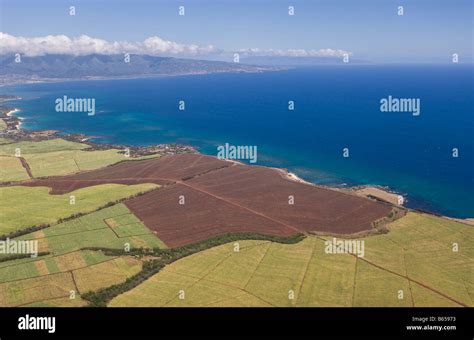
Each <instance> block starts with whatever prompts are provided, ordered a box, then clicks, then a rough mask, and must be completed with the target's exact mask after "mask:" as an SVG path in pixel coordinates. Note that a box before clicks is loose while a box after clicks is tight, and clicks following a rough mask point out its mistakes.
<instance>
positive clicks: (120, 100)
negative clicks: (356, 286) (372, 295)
mask: <svg viewBox="0 0 474 340" xmlns="http://www.w3.org/2000/svg"><path fill="white" fill-rule="evenodd" d="M473 89H474V68H473V66H472V65H444V66H441V65H431V66H419V65H417V66H415V65H404V66H401V65H398V66H395V65H378V66H373V65H370V66H354V65H343V66H320V67H312V68H300V69H293V70H287V71H278V72H268V73H258V74H210V75H196V76H183V77H162V78H153V79H151V78H150V79H128V80H100V81H75V82H64V83H50V84H46V83H44V84H32V85H17V86H10V87H4V88H1V89H0V92H1V93H12V94H17V95H20V96H21V97H22V100H18V101H13V102H10V103H11V104H12V105H14V106H16V107H19V108H20V109H21V110H22V111H21V112H20V113H19V114H18V115H19V116H21V117H23V118H24V119H25V120H24V124H23V127H24V128H27V129H56V130H61V131H65V132H68V133H84V134H87V135H90V136H95V137H96V141H97V142H101V143H116V144H133V145H147V144H157V143H171V142H176V143H185V144H191V145H194V146H196V147H197V148H198V149H199V150H200V151H201V152H203V153H206V154H210V155H216V154H217V149H216V146H217V145H221V144H223V143H230V144H233V145H256V146H257V147H258V162H257V164H259V165H269V166H277V167H283V168H287V169H289V170H290V171H292V172H295V173H296V174H297V175H299V176H300V177H302V178H304V179H306V180H309V181H312V182H315V183H320V184H327V185H338V186H344V185H359V184H376V185H381V186H386V187H388V188H390V189H391V190H393V191H395V192H398V193H401V194H403V195H404V196H405V197H406V198H407V200H408V201H407V205H408V206H409V207H415V208H421V209H425V210H429V211H433V212H437V213H441V214H445V215H448V216H453V217H461V218H465V217H474V138H473V136H474V91H473ZM64 95H66V96H68V97H75V98H95V100H96V114H95V116H88V115H87V114H86V113H83V112H75V113H66V112H56V111H55V103H54V102H55V99H56V98H58V97H62V96H64ZM389 95H391V96H392V97H397V98H419V99H420V103H421V110H420V115H419V116H413V115H412V114H411V113H410V112H381V111H380V100H381V98H387V97H388V96H389ZM179 100H184V101H185V105H186V109H185V111H180V110H178V101H179ZM290 100H292V101H294V103H295V109H294V111H290V110H288V101H290ZM343 148H348V149H349V157H347V158H345V157H343V151H342V150H343ZM453 148H457V149H458V150H459V157H457V158H456V157H452V150H453Z"/></svg>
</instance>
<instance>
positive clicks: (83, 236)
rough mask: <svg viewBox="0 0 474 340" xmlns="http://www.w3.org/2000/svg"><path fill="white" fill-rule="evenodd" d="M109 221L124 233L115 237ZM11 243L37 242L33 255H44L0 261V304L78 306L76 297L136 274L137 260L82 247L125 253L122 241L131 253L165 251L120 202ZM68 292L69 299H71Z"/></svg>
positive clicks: (139, 266) (21, 237) (139, 268)
mask: <svg viewBox="0 0 474 340" xmlns="http://www.w3.org/2000/svg"><path fill="white" fill-rule="evenodd" d="M111 220H114V221H118V224H117V226H118V227H120V225H121V224H120V223H124V228H126V229H125V230H126V233H124V234H120V233H117V232H116V231H115V230H113V228H111V227H110V226H109V224H108V223H106V222H105V221H111ZM16 240H36V241H38V248H39V249H38V251H39V252H49V254H47V255H43V256H39V257H37V258H30V257H29V258H23V259H17V260H12V261H4V262H0V306H19V305H22V306H37V307H48V306H64V307H74V306H76V307H78V306H83V305H85V304H86V302H85V301H84V300H82V299H81V298H80V295H81V294H83V293H85V292H87V291H90V290H96V289H100V288H104V287H107V286H111V285H114V284H118V283H121V282H124V281H125V280H126V279H127V278H128V277H130V276H132V275H134V274H136V273H138V272H139V271H140V270H141V268H142V260H140V259H138V258H134V257H131V256H120V257H117V256H108V255H105V254H104V253H102V252H101V251H97V250H80V249H81V248H87V247H100V248H116V249H124V247H125V245H126V244H127V243H128V244H129V245H130V248H131V249H133V248H137V247H141V246H145V247H148V248H158V247H162V248H164V247H165V245H164V244H163V242H162V241H161V240H159V239H158V238H157V237H156V236H155V235H154V234H153V233H152V232H151V231H150V230H149V229H147V228H146V227H145V226H144V225H143V224H142V223H141V222H140V221H139V220H138V219H137V218H136V217H135V216H134V215H133V214H132V213H131V212H130V211H129V210H128V208H127V207H126V206H125V205H124V204H121V203H119V204H116V205H113V206H111V207H108V208H104V209H101V210H98V211H95V212H92V213H90V214H87V215H84V216H81V217H79V218H76V219H73V220H70V221H67V222H63V223H59V224H56V225H53V226H51V227H49V228H46V229H42V230H38V231H35V232H32V233H30V234H26V235H23V236H20V237H17V238H16ZM29 285H32V287H30V286H29ZM41 285H44V291H42V290H41ZM56 285H58V287H55V286H56ZM72 285H73V286H72ZM63 288H64V289H63ZM71 290H74V292H75V297H74V299H70V291H71Z"/></svg>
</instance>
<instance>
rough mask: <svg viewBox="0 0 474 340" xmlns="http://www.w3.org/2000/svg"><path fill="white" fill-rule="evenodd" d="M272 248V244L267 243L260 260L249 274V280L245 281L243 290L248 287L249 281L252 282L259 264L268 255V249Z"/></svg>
mask: <svg viewBox="0 0 474 340" xmlns="http://www.w3.org/2000/svg"><path fill="white" fill-rule="evenodd" d="M271 246H272V242H268V247H267V249H265V253H263V255H262V257H261V258H260V260H259V261H258V262H257V265H256V266H255V269H254V270H253V272H252V274H250V276H249V279H248V280H247V282H245V285H244V288H243V289H244V290H245V289H246V288H247V286H248V285H249V283H250V281H252V278H253V276H254V274H255V272H256V271H257V269H258V267H259V266H260V264H261V263H262V261H263V259H264V258H265V256H267V253H268V250H269V249H270V247H271Z"/></svg>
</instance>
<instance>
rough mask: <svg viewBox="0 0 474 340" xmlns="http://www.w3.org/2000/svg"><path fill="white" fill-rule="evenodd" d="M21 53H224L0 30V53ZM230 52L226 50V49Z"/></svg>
mask: <svg viewBox="0 0 474 340" xmlns="http://www.w3.org/2000/svg"><path fill="white" fill-rule="evenodd" d="M237 52H238V53H240V54H241V55H243V56H289V57H342V56H343V55H344V54H345V53H347V54H349V55H352V52H348V51H344V50H339V49H330V48H326V49H319V50H316V49H310V50H307V49H286V50H282V49H258V48H249V49H242V50H239V51H237ZM8 53H21V54H23V55H26V56H29V57H33V56H41V55H45V54H67V55H75V56H80V55H88V54H93V53H96V54H122V53H134V54H146V55H153V56H156V55H164V56H166V55H168V56H203V55H216V54H225V52H224V51H222V50H220V49H218V48H216V47H214V46H212V45H208V46H201V45H196V44H191V45H187V44H181V43H177V42H174V41H170V40H166V39H163V38H160V37H157V36H153V37H149V38H147V39H145V40H144V41H142V42H129V41H107V40H103V39H97V38H92V37H89V36H87V35H81V36H79V37H73V38H70V37H68V36H66V35H47V36H44V37H34V38H27V37H20V36H13V35H10V34H7V33H2V32H0V55H3V54H8ZM228 53H230V52H228Z"/></svg>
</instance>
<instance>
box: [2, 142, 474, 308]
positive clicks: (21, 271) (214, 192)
mask: <svg viewBox="0 0 474 340" xmlns="http://www.w3.org/2000/svg"><path fill="white" fill-rule="evenodd" d="M17 147H20V148H21V150H22V157H21V158H19V157H15V156H14V155H13V154H12V153H14V152H15V149H16V148H17ZM87 148H88V146H87V145H84V144H81V143H74V142H68V141H64V140H61V139H57V140H49V141H44V142H19V143H16V142H15V143H12V142H10V141H8V140H5V141H4V143H3V144H1V145H0V165H2V167H1V171H0V234H3V235H4V236H3V239H5V238H6V237H7V236H9V235H10V237H12V238H13V239H14V240H28V241H37V242H38V246H39V249H38V251H39V253H40V254H39V256H38V257H36V258H31V257H19V258H9V257H8V256H7V255H1V256H0V305H1V306H39V307H49V306H69V307H80V306H86V305H106V304H107V305H109V306H216V307H217V306H347V307H349V306H472V305H473V301H472V296H473V295H474V292H473V289H474V286H473V285H472V283H471V281H472V280H471V278H472V275H473V273H474V264H473V263H474V260H473V256H474V253H473V250H474V249H473V248H472V244H473V241H474V235H473V232H472V230H473V229H472V228H471V227H469V226H466V225H464V224H462V223H458V222H455V221H449V220H446V219H444V218H438V217H434V216H431V215H426V214H420V213H412V212H410V213H408V215H406V216H403V215H404V211H403V210H400V209H398V208H396V207H394V206H392V205H391V204H388V203H383V202H378V201H374V200H371V199H367V198H364V197H359V196H356V195H353V194H350V193H347V192H341V191H338V190H333V189H329V188H325V187H319V186H314V185H310V184H306V183H302V182H298V181H294V180H292V179H290V178H289V177H288V175H287V173H286V172H285V171H282V170H279V169H272V168H265V167H258V166H247V165H244V164H240V163H234V162H228V161H223V160H219V159H217V158H214V157H209V156H204V155H198V154H181V155H167V156H160V157H158V156H156V155H150V156H147V157H142V158H146V159H134V160H125V159H123V155H122V154H121V153H120V151H119V150H118V149H117V150H88V149H87ZM109 156H110V157H109ZM70 165H71V166H70ZM71 197H74V204H71ZM290 198H291V201H292V203H290ZM19 211H21V214H19V213H18V212H19ZM400 212H401V213H400ZM380 226H382V227H383V228H384V229H380V228H379V227H380ZM374 230H375V231H376V235H371V236H367V235H370V233H371V232H373V231H374ZM381 231H383V232H388V233H386V234H380V232H381ZM377 233H378V235H377ZM303 235H305V236H303ZM347 235H355V236H357V237H363V238H359V239H358V240H361V241H363V242H365V257H364V258H357V257H356V256H354V255H350V254H336V255H334V254H327V253H326V252H325V244H324V242H325V241H326V240H328V239H330V238H331V237H332V236H338V237H340V238H343V237H346V236H347ZM364 235H365V236H364ZM229 240H233V241H232V242H230V243H229ZM236 243H237V244H238V245H239V251H238V252H236V251H235V245H236ZM453 243H456V244H458V245H459V247H460V249H462V251H460V252H457V253H454V252H453V251H452V249H451V246H452V244H453ZM433 258H436V261H435V262H433ZM181 291H183V292H184V294H185V298H184V299H181V298H180V295H179V294H180V292H181ZM399 291H403V293H404V298H403V299H400V298H399V297H398V295H397V294H398V293H399ZM290 296H292V298H290Z"/></svg>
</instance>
